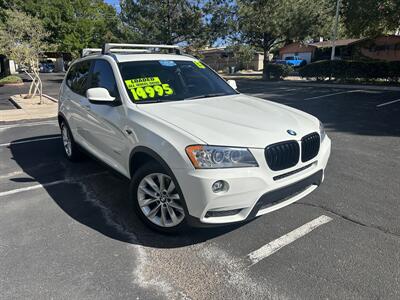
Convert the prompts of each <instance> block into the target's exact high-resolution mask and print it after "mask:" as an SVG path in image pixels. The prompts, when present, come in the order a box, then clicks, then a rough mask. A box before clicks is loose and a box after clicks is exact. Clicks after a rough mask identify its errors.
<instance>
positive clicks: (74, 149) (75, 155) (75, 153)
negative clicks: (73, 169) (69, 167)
mask: <svg viewBox="0 0 400 300" xmlns="http://www.w3.org/2000/svg"><path fill="white" fill-rule="evenodd" d="M64 127H65V128H66V129H67V133H68V136H69V140H70V143H71V155H68V154H67V151H65V146H64V141H63V150H64V155H65V157H66V158H67V159H68V160H70V161H73V162H75V161H79V160H80V159H81V152H80V150H79V149H78V145H77V144H76V143H75V141H74V137H73V136H72V132H71V129H70V128H69V125H68V123H67V122H66V121H64V120H63V121H61V123H60V129H61V134H62V130H63V128H64Z"/></svg>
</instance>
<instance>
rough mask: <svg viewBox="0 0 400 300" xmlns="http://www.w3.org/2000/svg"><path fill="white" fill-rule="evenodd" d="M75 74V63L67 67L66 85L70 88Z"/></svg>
mask: <svg viewBox="0 0 400 300" xmlns="http://www.w3.org/2000/svg"><path fill="white" fill-rule="evenodd" d="M75 74H76V65H73V66H71V67H70V68H69V70H68V74H67V80H66V82H67V85H68V86H69V87H70V88H71V86H72V82H73V81H74V79H75Z"/></svg>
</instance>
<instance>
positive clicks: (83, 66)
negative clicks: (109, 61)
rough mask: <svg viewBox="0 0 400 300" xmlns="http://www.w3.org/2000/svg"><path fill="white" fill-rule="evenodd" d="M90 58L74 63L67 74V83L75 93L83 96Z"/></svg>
mask: <svg viewBox="0 0 400 300" xmlns="http://www.w3.org/2000/svg"><path fill="white" fill-rule="evenodd" d="M90 63H91V61H90V60H86V61H82V62H79V63H76V64H74V65H73V66H72V67H71V69H70V70H69V72H68V75H67V85H68V86H69V87H70V88H71V90H72V91H74V92H75V93H77V94H80V95H82V96H85V94H86V90H87V82H88V78H89V69H90Z"/></svg>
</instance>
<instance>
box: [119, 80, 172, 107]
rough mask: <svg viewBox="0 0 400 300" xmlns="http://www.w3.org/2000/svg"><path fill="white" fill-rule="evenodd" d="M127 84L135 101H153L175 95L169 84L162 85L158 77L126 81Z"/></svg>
mask: <svg viewBox="0 0 400 300" xmlns="http://www.w3.org/2000/svg"><path fill="white" fill-rule="evenodd" d="M125 84H126V86H127V87H128V89H129V90H130V91H131V93H132V95H133V98H134V99H135V101H139V100H145V99H148V98H150V99H152V98H154V97H156V96H158V97H162V96H169V95H172V94H173V93H174V91H173V89H172V88H171V87H170V86H169V84H167V83H162V82H161V80H160V78H158V77H143V78H135V79H129V80H125Z"/></svg>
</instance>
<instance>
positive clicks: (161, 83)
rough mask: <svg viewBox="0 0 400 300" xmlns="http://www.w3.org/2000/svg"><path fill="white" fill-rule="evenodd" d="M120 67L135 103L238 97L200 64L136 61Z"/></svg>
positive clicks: (215, 75) (171, 61)
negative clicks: (227, 96)
mask: <svg viewBox="0 0 400 300" xmlns="http://www.w3.org/2000/svg"><path fill="white" fill-rule="evenodd" d="M119 67H120V71H121V75H122V78H123V80H124V83H125V87H126V89H127V91H128V94H129V97H130V98H131V100H132V101H133V102H135V103H154V102H163V101H178V100H189V99H200V98H207V97H217V96H226V95H234V94H237V92H236V91H235V90H234V89H232V88H231V87H230V86H229V85H228V84H227V83H226V82H225V81H224V80H223V79H221V78H220V77H219V76H218V75H217V74H215V73H214V72H213V71H212V70H211V69H209V68H208V67H207V66H205V65H204V64H202V63H201V62H200V61H177V60H155V61H134V62H124V63H120V64H119Z"/></svg>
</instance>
